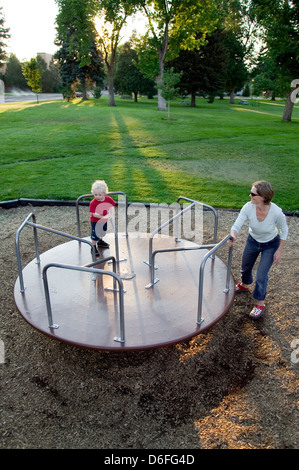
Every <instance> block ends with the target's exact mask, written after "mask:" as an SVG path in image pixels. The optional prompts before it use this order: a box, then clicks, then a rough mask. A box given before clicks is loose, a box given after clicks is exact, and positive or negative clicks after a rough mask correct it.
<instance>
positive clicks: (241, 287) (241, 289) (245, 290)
mask: <svg viewBox="0 0 299 470" xmlns="http://www.w3.org/2000/svg"><path fill="white" fill-rule="evenodd" d="M248 291H249V289H248V287H243V286H242V284H240V283H239V284H237V285H236V292H248Z"/></svg>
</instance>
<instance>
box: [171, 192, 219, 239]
mask: <svg viewBox="0 0 299 470" xmlns="http://www.w3.org/2000/svg"><path fill="white" fill-rule="evenodd" d="M181 200H184V201H188V202H195V203H196V204H199V205H200V206H202V207H206V208H207V209H209V210H211V211H212V212H213V214H214V243H215V244H216V243H217V230H218V212H217V210H216V209H215V208H214V207H213V206H209V205H208V204H204V203H203V202H199V201H196V200H195V199H190V198H188V197H184V196H180V197H178V198H177V200H176V203H177V205H178V204H179V201H181Z"/></svg>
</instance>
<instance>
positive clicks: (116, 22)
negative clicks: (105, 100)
mask: <svg viewBox="0 0 299 470" xmlns="http://www.w3.org/2000/svg"><path fill="white" fill-rule="evenodd" d="M138 5H139V0H137V1H136V0H95V8H96V11H97V14H98V16H99V18H100V19H101V20H102V24H101V27H100V32H99V39H98V41H99V46H100V49H101V52H102V54H103V57H104V61H105V64H106V67H107V70H108V91H109V106H115V99H114V72H115V64H116V53H117V48H118V46H119V43H120V39H121V38H120V34H121V30H122V28H123V26H124V25H125V24H126V21H127V18H128V17H129V16H131V15H132V14H133V13H134V12H135V11H136V9H137V6H138Z"/></svg>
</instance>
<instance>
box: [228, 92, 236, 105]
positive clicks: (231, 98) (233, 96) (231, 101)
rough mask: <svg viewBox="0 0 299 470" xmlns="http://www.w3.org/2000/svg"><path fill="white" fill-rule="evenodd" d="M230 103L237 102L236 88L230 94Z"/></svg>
mask: <svg viewBox="0 0 299 470" xmlns="http://www.w3.org/2000/svg"><path fill="white" fill-rule="evenodd" d="M229 102H230V104H235V90H232V91H231V92H230V95H229Z"/></svg>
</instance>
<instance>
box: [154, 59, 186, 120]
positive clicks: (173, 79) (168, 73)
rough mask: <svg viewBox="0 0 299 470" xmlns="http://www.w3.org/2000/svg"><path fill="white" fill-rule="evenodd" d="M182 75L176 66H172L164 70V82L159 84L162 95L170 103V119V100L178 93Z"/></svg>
mask: <svg viewBox="0 0 299 470" xmlns="http://www.w3.org/2000/svg"><path fill="white" fill-rule="evenodd" d="M181 75H182V73H175V71H174V68H173V67H170V68H169V69H167V70H164V73H163V82H161V83H160V84H159V87H161V93H162V96H163V98H164V99H165V100H166V101H167V103H168V119H170V100H172V99H173V98H174V97H175V96H177V95H178V89H177V88H176V85H177V84H178V83H179V81H180V77H181Z"/></svg>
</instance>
